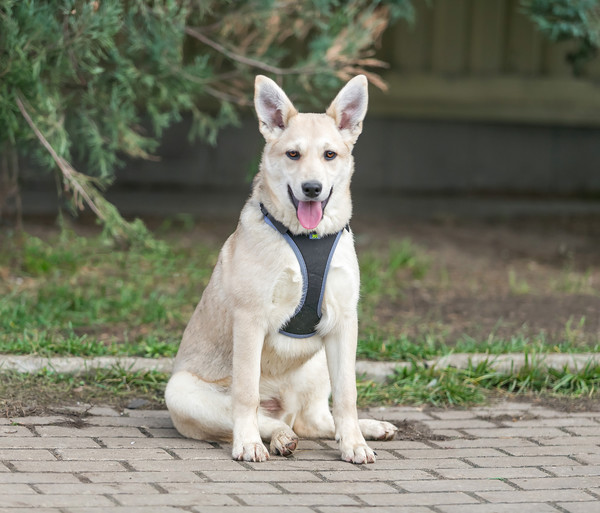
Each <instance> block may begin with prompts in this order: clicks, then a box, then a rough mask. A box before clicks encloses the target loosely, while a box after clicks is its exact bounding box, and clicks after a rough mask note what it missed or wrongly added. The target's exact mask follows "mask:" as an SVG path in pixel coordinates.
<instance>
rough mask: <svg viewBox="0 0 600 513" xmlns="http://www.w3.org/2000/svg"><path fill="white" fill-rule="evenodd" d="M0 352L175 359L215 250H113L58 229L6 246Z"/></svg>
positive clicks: (0, 266) (1, 258)
mask: <svg viewBox="0 0 600 513" xmlns="http://www.w3.org/2000/svg"><path fill="white" fill-rule="evenodd" d="M6 242H7V244H8V246H9V248H8V249H9V251H3V252H2V253H1V255H0V275H6V277H7V279H5V280H2V281H1V282H0V352H3V353H17V354H38V355H44V356H46V355H79V356H100V355H116V354H128V355H137V356H148V357H153V356H173V355H174V354H175V352H176V351H177V346H178V344H179V340H180V336H181V332H182V330H183V328H184V327H185V324H186V322H187V320H188V318H189V316H190V315H191V312H192V309H193V307H194V305H195V303H196V302H197V301H198V299H199V297H200V295H201V292H202V289H203V287H204V286H205V285H206V283H207V281H208V278H209V276H210V272H211V270H212V267H213V265H214V263H215V261H216V255H217V250H216V249H214V248H206V247H201V248H194V250H193V251H192V250H190V249H183V248H170V247H168V246H167V245H166V244H162V245H159V246H158V247H157V248H155V249H152V250H149V249H139V248H138V249H135V248H132V249H129V250H127V251H125V250H119V249H118V248H115V247H114V246H112V245H111V244H110V243H109V242H108V241H106V240H105V239H103V238H102V237H98V238H82V237H78V236H76V235H74V234H73V233H72V232H67V231H64V232H63V233H62V234H61V235H60V236H58V237H56V238H54V239H51V240H49V241H42V240H41V239H39V238H36V237H32V236H27V235H25V236H24V237H23V240H22V241H18V240H17V238H16V237H13V238H9V239H8V240H7V241H6Z"/></svg>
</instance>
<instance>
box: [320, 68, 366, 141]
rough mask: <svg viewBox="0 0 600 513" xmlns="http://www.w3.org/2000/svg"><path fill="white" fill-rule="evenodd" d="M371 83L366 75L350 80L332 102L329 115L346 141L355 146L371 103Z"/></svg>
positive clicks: (328, 111)
mask: <svg viewBox="0 0 600 513" xmlns="http://www.w3.org/2000/svg"><path fill="white" fill-rule="evenodd" d="M368 85H369V82H368V81H367V77H365V76H364V75H358V76H356V77H354V78H353V79H352V80H350V81H349V82H348V83H347V84H346V85H345V86H344V87H343V88H342V90H341V91H340V92H339V93H338V95H337V96H336V97H335V100H333V101H332V102H331V105H330V106H329V108H328V109H327V115H328V116H331V117H332V118H333V120H334V121H335V124H336V126H337V127H338V130H339V131H340V132H341V134H342V137H344V139H345V140H347V141H348V142H350V143H351V144H354V143H355V142H356V139H358V136H359V135H360V133H361V132H362V122H363V119H364V118H365V114H366V113H367V105H368V103H369V91H368Z"/></svg>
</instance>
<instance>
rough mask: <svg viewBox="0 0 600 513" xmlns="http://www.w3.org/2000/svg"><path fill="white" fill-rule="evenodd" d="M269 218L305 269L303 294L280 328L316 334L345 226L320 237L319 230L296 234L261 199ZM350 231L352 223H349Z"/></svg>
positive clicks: (296, 334) (296, 333)
mask: <svg viewBox="0 0 600 513" xmlns="http://www.w3.org/2000/svg"><path fill="white" fill-rule="evenodd" d="M260 209H261V211H262V213H263V215H264V219H265V222H266V223H267V224H268V225H270V226H271V227H272V228H273V229H275V230H277V231H278V232H279V233H281V235H282V236H283V238H284V239H285V240H286V242H287V243H288V244H289V245H290V247H291V248H292V250H293V251H294V254H295V255H296V258H297V259H298V263H299V264H300V271H301V273H302V297H301V299H300V304H299V305H298V306H297V307H296V311H295V312H294V314H293V316H292V317H291V319H290V320H289V321H288V322H287V323H286V324H285V325H284V326H282V327H281V329H280V330H279V332H280V333H282V334H283V335H287V336H288V337H294V338H308V337H312V336H313V335H315V334H316V328H317V324H318V323H319V321H320V320H321V317H322V311H321V307H322V305H323V296H324V294H325V284H326V282H327V273H328V272H329V266H330V264H331V259H332V257H333V253H334V252H335V248H336V246H337V243H338V241H339V238H340V236H341V235H342V232H343V231H344V230H340V231H339V232H337V233H333V234H330V235H325V236H322V237H319V236H318V235H317V234H316V233H314V232H313V233H308V234H299V235H295V234H293V233H292V232H290V230H289V229H288V228H287V227H286V226H284V225H283V224H282V223H281V222H279V221H277V220H276V219H275V218H274V217H273V216H272V215H271V214H270V213H269V212H268V211H267V209H266V208H265V206H264V205H263V204H262V203H261V204H260ZM346 229H347V230H348V231H349V230H350V228H349V226H346Z"/></svg>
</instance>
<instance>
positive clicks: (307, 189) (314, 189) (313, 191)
mask: <svg viewBox="0 0 600 513" xmlns="http://www.w3.org/2000/svg"><path fill="white" fill-rule="evenodd" d="M322 190H323V184H321V182H304V183H303V184H302V192H303V193H304V195H305V196H306V197H307V198H316V197H317V196H318V195H319V194H321V191H322Z"/></svg>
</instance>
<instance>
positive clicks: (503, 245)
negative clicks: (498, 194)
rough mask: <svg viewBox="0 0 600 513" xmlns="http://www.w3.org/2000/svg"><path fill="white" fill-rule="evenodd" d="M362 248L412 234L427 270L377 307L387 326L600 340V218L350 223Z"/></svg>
mask: <svg viewBox="0 0 600 513" xmlns="http://www.w3.org/2000/svg"><path fill="white" fill-rule="evenodd" d="M353 229H354V232H355V234H356V236H357V247H358V250H359V253H360V252H361V251H369V250H372V249H373V248H378V247H379V248H384V247H386V246H387V245H388V241H389V240H390V239H403V238H409V239H410V240H411V241H412V242H413V243H415V244H416V245H418V246H420V247H421V248H422V249H423V250H424V254H425V256H426V258H427V259H428V260H429V262H430V269H429V271H428V272H427V273H426V275H425V277H424V278H423V279H419V280H415V279H411V278H410V276H408V277H407V282H406V283H405V286H404V287H403V288H402V289H401V290H400V291H399V294H398V295H397V297H395V298H392V299H391V300H388V301H385V302H381V303H380V304H379V305H378V307H377V309H376V310H375V312H374V315H375V316H376V321H377V323H378V324H379V325H380V326H382V327H386V328H387V330H386V331H392V332H404V333H409V334H413V335H418V334H427V333H429V334H435V335H442V336H444V338H445V340H446V342H452V340H456V339H457V338H460V337H462V336H465V335H467V336H470V337H473V338H475V339H479V340H481V339H482V338H483V339H485V338H487V337H488V336H490V335H491V334H493V335H494V336H495V337H496V338H510V337H511V336H514V335H516V334H518V335H522V336H529V337H531V336H537V335H539V334H540V333H542V334H544V335H545V337H546V340H547V341H548V342H550V343H552V342H558V341H562V340H565V339H569V340H571V341H574V342H579V343H582V344H586V345H590V344H591V345H594V344H597V343H598V342H599V341H600V219H598V218H594V217H583V218H577V219H555V218H542V219H540V218H537V219H535V218H528V219H512V220H508V221H472V220H470V221H465V220H462V221H461V220H451V219H449V220H445V221H437V222H435V221H424V220H415V219H398V220H389V219H388V220H378V221H377V222H376V223H375V222H368V221H365V220H357V221H355V222H353Z"/></svg>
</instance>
